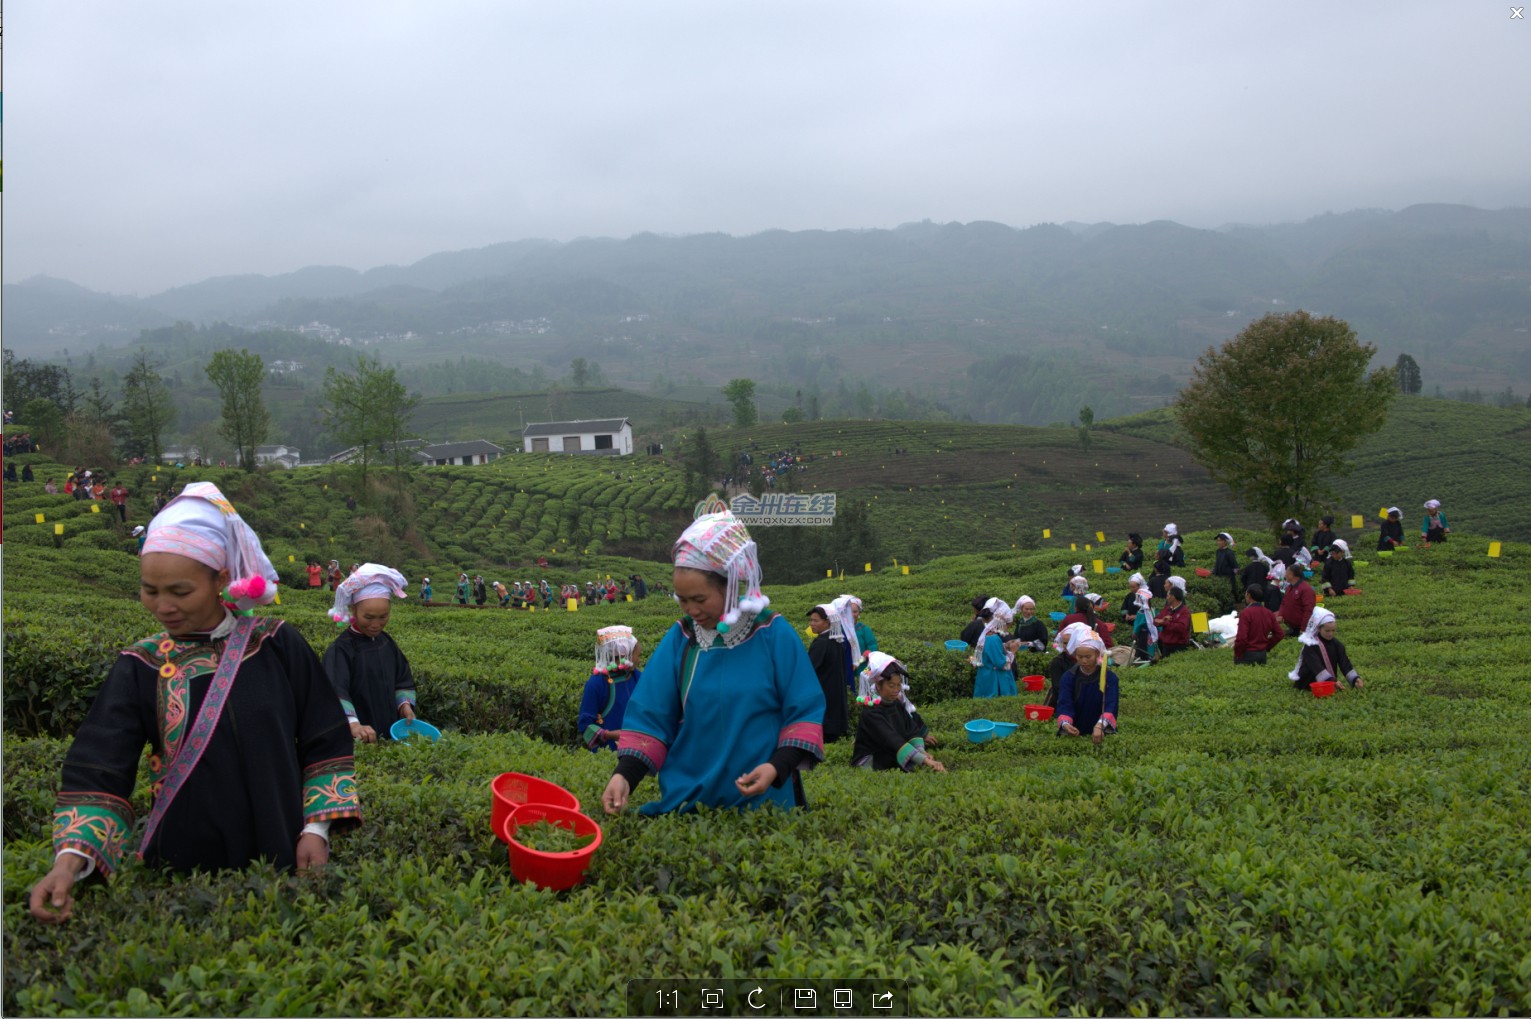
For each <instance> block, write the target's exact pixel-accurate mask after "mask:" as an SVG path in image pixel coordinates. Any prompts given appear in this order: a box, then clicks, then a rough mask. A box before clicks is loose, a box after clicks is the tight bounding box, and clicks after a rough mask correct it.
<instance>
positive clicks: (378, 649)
mask: <svg viewBox="0 0 1531 1019" xmlns="http://www.w3.org/2000/svg"><path fill="white" fill-rule="evenodd" d="M324 671H325V674H326V675H328V676H329V679H330V686H331V687H333V688H334V690H335V696H336V697H339V698H340V704H341V708H342V710H345V709H346V707H347V705H349V706H350V710H353V711H355V713H356V720H357V721H358V722H360V723H361V724H362V725H366V726H371V727H372V728H373V729H376V730H377V734H378V736H380V737H382V738H383V739H390V738H391V737H390V736H389V735H388V729H389V727H390V726H392V725H393V723H394V722H396V721H398V719H399V701H398V697H397V695H398V694H401V693H406V692H407V693H408V694H409V697H408V700H409V701H410V702H411V703H413V702H414V699H415V698H414V693H415V676H414V673H413V672H411V671H410V668H409V661H408V660H407V659H406V658H405V657H404V652H402V651H400V650H399V645H397V644H395V643H394V642H393V638H392V637H390V636H388V631H386V630H385V631H383V632H382V633H380V634H378V635H377V636H376V637H366V636H363V635H362V634H360V633H357V632H356V631H355V630H354V629H352V628H350V627H347V628H346V630H345V632H344V633H342V634H341V635H340V636H338V637H336V638H335V642H334V643H333V644H331V645H330V646H329V649H328V650H326V651H325V652H324Z"/></svg>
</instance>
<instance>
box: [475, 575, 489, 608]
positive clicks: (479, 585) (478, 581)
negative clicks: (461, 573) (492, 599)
mask: <svg viewBox="0 0 1531 1019" xmlns="http://www.w3.org/2000/svg"><path fill="white" fill-rule="evenodd" d="M488 600H489V588H488V587H487V586H485V584H484V578H483V575H482V574H475V575H474V577H473V604H475V605H477V606H479V607H480V608H482V607H483V605H484V603H485V602H486V601H488Z"/></svg>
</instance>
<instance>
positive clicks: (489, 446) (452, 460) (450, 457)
mask: <svg viewBox="0 0 1531 1019" xmlns="http://www.w3.org/2000/svg"><path fill="white" fill-rule="evenodd" d="M504 453H505V450H504V449H503V448H502V447H500V446H496V445H495V444H494V443H492V442H490V441H488V440H487V439H473V440H471V441H469V442H441V443H437V444H436V445H434V446H421V447H420V448H419V449H417V450H415V451H414V457H415V462H416V463H422V464H427V465H429V466H432V467H445V466H446V465H448V464H465V465H467V464H486V463H489V462H490V461H491V460H498V459H499V458H500V457H501V456H503V455H504Z"/></svg>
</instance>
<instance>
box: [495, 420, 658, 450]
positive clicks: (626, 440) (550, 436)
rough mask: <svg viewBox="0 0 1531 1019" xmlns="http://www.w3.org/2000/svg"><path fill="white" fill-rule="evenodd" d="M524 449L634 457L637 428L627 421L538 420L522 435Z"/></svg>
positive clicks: (527, 427)
mask: <svg viewBox="0 0 1531 1019" xmlns="http://www.w3.org/2000/svg"><path fill="white" fill-rule="evenodd" d="M521 448H522V450H524V451H525V452H527V453H594V454H596V455H598V456H632V453H633V426H632V423H631V422H629V421H628V420H627V418H599V419H596V420H586V421H537V422H533V423H532V424H529V425H527V426H526V428H525V430H523V431H522V432H521Z"/></svg>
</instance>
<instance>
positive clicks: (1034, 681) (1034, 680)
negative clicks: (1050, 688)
mask: <svg viewBox="0 0 1531 1019" xmlns="http://www.w3.org/2000/svg"><path fill="white" fill-rule="evenodd" d="M1046 685H1047V677H1046V676H1022V677H1021V686H1022V687H1024V688H1025V689H1027V690H1030V691H1031V692H1032V693H1036V692H1037V691H1038V690H1040V689H1042V688H1043V687H1044V686H1046Z"/></svg>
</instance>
